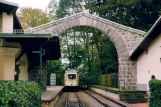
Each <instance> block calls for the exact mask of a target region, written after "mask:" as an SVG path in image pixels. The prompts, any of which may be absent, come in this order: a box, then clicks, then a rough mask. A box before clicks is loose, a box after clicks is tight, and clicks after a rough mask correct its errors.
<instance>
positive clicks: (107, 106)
mask: <svg viewBox="0 0 161 107" xmlns="http://www.w3.org/2000/svg"><path fill="white" fill-rule="evenodd" d="M84 92H85V93H87V94H88V95H90V96H91V97H92V98H94V99H95V100H96V101H98V102H99V103H100V104H102V105H103V106H105V107H112V106H110V105H108V104H107V103H103V102H102V101H100V100H99V99H97V98H96V97H94V96H93V95H91V94H90V93H88V92H87V91H84Z"/></svg>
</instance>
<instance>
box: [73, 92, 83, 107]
mask: <svg viewBox="0 0 161 107" xmlns="http://www.w3.org/2000/svg"><path fill="white" fill-rule="evenodd" d="M74 93H75V95H76V97H77V99H78V103H79V107H85V106H84V105H83V103H82V101H81V100H80V98H79V97H78V95H77V93H76V91H75V92H74Z"/></svg>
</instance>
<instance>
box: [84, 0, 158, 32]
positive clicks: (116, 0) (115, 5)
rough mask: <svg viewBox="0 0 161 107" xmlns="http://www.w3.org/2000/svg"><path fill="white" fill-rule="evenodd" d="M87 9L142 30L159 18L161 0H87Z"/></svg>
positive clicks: (147, 28) (148, 27)
mask: <svg viewBox="0 0 161 107" xmlns="http://www.w3.org/2000/svg"><path fill="white" fill-rule="evenodd" d="M85 7H86V9H89V12H90V13H96V14H98V15H99V16H100V17H103V18H106V19H109V20H111V21H114V22H117V23H120V24H123V25H126V26H130V27H133V28H137V29H141V30H146V31H147V30H149V29H150V27H151V26H152V25H153V24H154V22H155V21H156V20H157V19H158V17H159V15H160V10H161V1H160V0H86V6H85Z"/></svg>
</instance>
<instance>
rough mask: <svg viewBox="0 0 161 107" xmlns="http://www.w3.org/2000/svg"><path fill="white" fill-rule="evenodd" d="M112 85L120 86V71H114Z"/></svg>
mask: <svg viewBox="0 0 161 107" xmlns="http://www.w3.org/2000/svg"><path fill="white" fill-rule="evenodd" d="M112 75H113V79H112V87H114V88H118V73H113V74H112Z"/></svg>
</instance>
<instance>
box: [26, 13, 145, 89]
mask: <svg viewBox="0 0 161 107" xmlns="http://www.w3.org/2000/svg"><path fill="white" fill-rule="evenodd" d="M76 26H89V27H92V28H95V29H98V30H99V31H102V32H103V33H105V34H106V35H107V37H108V38H109V39H110V40H111V41H112V42H113V44H114V46H115V47H116V50H117V54H118V62H119V71H118V72H119V81H122V82H120V84H119V86H120V89H122V88H123V87H124V83H125V88H126V89H135V88H136V82H137V71H136V66H135V62H132V61H130V60H129V56H130V54H131V53H132V51H133V50H134V49H135V47H136V46H137V45H138V44H139V43H140V41H141V40H142V39H143V37H144V35H145V33H146V32H143V31H141V30H137V29H133V28H130V27H127V26H124V25H121V24H118V23H115V22H112V21H109V20H107V19H103V18H100V17H97V16H94V15H91V14H88V13H84V12H82V13H78V14H76V15H72V16H68V17H65V18H62V19H59V20H56V21H52V22H50V23H47V24H44V25H41V26H38V27H35V28H32V29H28V30H25V31H24V32H25V33H30V34H31V33H33V34H41V33H50V34H53V35H55V34H56V35H59V34H61V33H62V32H64V31H65V30H67V29H70V28H72V27H76Z"/></svg>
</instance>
